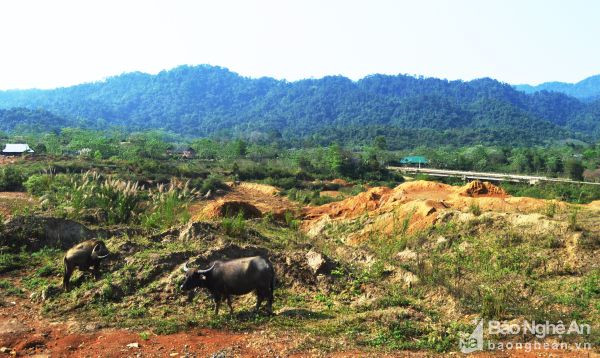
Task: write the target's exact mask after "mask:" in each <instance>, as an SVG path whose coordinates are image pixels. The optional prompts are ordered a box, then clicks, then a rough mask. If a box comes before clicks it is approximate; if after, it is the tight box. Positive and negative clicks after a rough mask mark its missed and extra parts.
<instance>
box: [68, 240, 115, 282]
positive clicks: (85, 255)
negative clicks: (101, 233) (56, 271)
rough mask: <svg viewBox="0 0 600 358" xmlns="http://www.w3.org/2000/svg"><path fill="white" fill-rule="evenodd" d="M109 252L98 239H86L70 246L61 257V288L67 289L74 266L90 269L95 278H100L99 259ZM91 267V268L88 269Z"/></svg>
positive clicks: (82, 269)
mask: <svg viewBox="0 0 600 358" xmlns="http://www.w3.org/2000/svg"><path fill="white" fill-rule="evenodd" d="M109 254H110V253H109V252H108V249H107V248H106V245H104V242H102V241H100V240H87V241H84V242H80V243H79V244H77V245H75V246H73V247H72V248H70V249H69V251H67V253H66V254H65V258H64V259H63V263H64V265H65V274H64V276H63V289H64V290H65V291H68V289H69V280H70V279H71V275H72V274H73V270H75V267H77V268H78V269H79V270H81V271H92V272H93V274H94V277H95V278H96V279H98V278H100V261H101V260H102V259H104V258H105V257H106V256H108V255H109ZM92 267H93V269H92V270H90V268H92Z"/></svg>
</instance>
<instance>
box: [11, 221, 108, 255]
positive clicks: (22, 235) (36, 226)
mask: <svg viewBox="0 0 600 358" xmlns="http://www.w3.org/2000/svg"><path fill="white" fill-rule="evenodd" d="M99 235H100V232H96V231H94V230H91V229H88V228H87V227H86V226H84V225H82V224H80V223H78V222H76V221H73V220H68V219H61V218H52V217H42V216H34V215H27V216H15V217H13V218H12V219H10V220H9V221H8V222H7V223H6V224H5V228H4V230H3V233H2V235H0V246H8V247H12V248H13V249H16V248H21V247H23V246H25V247H26V248H27V250H29V251H37V250H39V249H41V248H42V247H45V246H49V247H58V248H62V249H67V248H70V247H71V246H73V245H74V244H75V243H78V242H81V241H83V240H87V239H92V238H95V237H97V236H99Z"/></svg>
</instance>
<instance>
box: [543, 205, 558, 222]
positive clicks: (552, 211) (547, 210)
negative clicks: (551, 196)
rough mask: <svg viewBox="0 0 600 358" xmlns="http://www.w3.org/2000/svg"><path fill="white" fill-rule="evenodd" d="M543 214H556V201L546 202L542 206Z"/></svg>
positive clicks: (551, 215) (550, 216)
mask: <svg viewBox="0 0 600 358" xmlns="http://www.w3.org/2000/svg"><path fill="white" fill-rule="evenodd" d="M544 214H545V215H546V216H547V217H549V218H553V217H554V215H555V214H556V203H555V202H553V201H552V202H550V203H548V205H546V207H545V208H544Z"/></svg>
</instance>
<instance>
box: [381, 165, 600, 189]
mask: <svg viewBox="0 0 600 358" xmlns="http://www.w3.org/2000/svg"><path fill="white" fill-rule="evenodd" d="M388 169H390V170H397V171H401V172H404V173H408V174H427V175H431V176H437V177H455V178H462V179H464V180H467V179H478V180H489V181H510V182H518V183H530V184H537V183H540V182H557V183H571V184H589V185H600V183H592V182H585V181H575V180H571V179H563V178H549V177H545V176H534V175H519V174H506V173H486V172H472V171H462V170H446V169H434V168H417V167H393V166H390V167H388Z"/></svg>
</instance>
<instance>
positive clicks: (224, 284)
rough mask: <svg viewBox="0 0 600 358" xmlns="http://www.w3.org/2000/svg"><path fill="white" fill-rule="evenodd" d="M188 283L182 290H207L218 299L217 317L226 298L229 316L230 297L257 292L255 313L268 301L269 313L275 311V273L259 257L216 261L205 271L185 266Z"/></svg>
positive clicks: (184, 284)
mask: <svg viewBox="0 0 600 358" xmlns="http://www.w3.org/2000/svg"><path fill="white" fill-rule="evenodd" d="M183 270H184V271H185V280H184V281H183V284H182V285H181V289H182V290H191V289H194V288H196V287H206V288H207V289H208V291H209V292H210V294H211V295H212V297H213V299H214V300H215V314H218V313H219V306H220V305H221V300H222V299H223V298H226V299H227V305H228V306H229V311H230V313H232V314H233V307H232V306H231V295H243V294H246V293H250V292H252V291H255V293H256V311H257V312H258V310H259V308H260V304H261V303H262V301H263V300H267V310H268V311H269V313H272V312H273V289H274V287H275V270H274V269H273V265H272V264H271V263H270V262H269V261H268V260H267V259H265V258H262V257H260V256H254V257H244V258H240V259H235V260H230V261H214V262H212V263H211V265H210V268H208V269H206V270H200V269H194V268H189V269H188V267H187V263H186V264H185V265H184V267H183Z"/></svg>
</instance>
